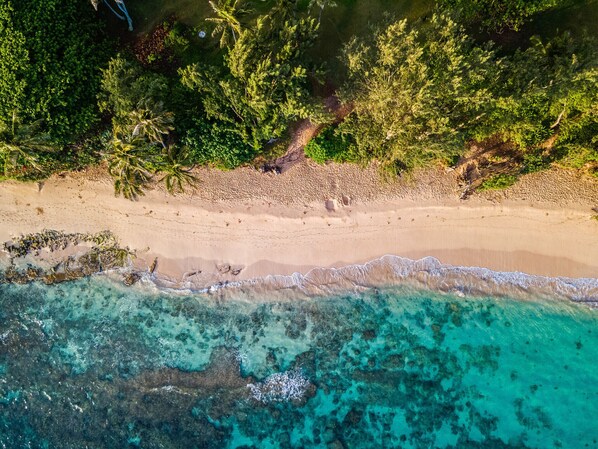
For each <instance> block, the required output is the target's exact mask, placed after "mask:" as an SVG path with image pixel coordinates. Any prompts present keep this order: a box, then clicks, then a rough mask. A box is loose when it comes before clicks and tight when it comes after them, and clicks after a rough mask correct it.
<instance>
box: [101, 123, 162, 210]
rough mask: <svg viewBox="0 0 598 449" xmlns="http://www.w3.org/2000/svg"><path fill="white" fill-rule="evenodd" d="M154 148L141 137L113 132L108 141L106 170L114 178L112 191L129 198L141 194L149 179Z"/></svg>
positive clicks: (132, 198)
mask: <svg viewBox="0 0 598 449" xmlns="http://www.w3.org/2000/svg"><path fill="white" fill-rule="evenodd" d="M154 151H155V149H154V147H153V146H152V145H150V144H149V143H148V142H147V141H145V140H144V139H143V138H141V137H135V136H131V135H130V134H124V135H120V134H118V133H117V134H115V136H114V138H113V139H112V140H111V141H110V146H109V152H108V172H109V173H110V175H111V176H112V178H113V179H114V193H115V194H116V195H119V194H122V195H123V196H124V197H125V198H127V199H130V200H135V199H137V197H138V196H140V195H143V194H144V193H143V187H144V185H145V184H146V183H147V182H148V181H149V180H150V179H151V176H152V171H151V161H150V158H151V157H152V156H153V155H154V154H153V153H154Z"/></svg>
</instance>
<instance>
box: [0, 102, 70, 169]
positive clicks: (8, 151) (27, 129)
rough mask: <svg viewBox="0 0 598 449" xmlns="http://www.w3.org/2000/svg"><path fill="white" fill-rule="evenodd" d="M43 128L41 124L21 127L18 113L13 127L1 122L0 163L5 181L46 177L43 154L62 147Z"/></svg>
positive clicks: (34, 123)
mask: <svg viewBox="0 0 598 449" xmlns="http://www.w3.org/2000/svg"><path fill="white" fill-rule="evenodd" d="M41 128H42V124H41V122H40V121H37V122H33V123H30V124H24V123H21V121H20V119H19V117H18V116H17V114H16V112H13V115H12V120H11V121H10V123H8V124H6V123H3V122H0V161H1V162H2V173H3V176H4V177H5V178H11V177H12V178H17V179H32V178H37V177H40V176H42V175H44V166H43V164H42V163H41V161H40V154H41V153H50V152H54V151H56V150H57V149H58V148H59V146H58V145H57V144H56V143H55V142H53V140H52V137H51V136H50V135H49V134H47V133H44V132H43V131H42V130H41Z"/></svg>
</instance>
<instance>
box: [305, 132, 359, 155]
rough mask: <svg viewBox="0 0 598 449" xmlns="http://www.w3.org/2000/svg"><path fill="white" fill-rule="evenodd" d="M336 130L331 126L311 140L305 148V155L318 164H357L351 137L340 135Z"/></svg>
mask: <svg viewBox="0 0 598 449" xmlns="http://www.w3.org/2000/svg"><path fill="white" fill-rule="evenodd" d="M336 130H337V128H336V127H335V126H330V127H328V128H326V129H325V130H324V131H322V132H321V133H320V134H319V135H318V136H317V137H315V138H314V139H312V140H310V141H309V143H308V144H307V145H306V146H305V155H306V156H307V157H308V158H310V159H312V160H313V161H315V162H317V163H318V164H324V163H325V162H328V161H334V162H355V161H356V160H357V158H356V156H355V154H354V153H353V152H352V150H353V143H352V142H351V140H350V137H349V136H347V135H341V134H338V133H337V132H336Z"/></svg>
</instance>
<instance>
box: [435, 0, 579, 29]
mask: <svg viewBox="0 0 598 449" xmlns="http://www.w3.org/2000/svg"><path fill="white" fill-rule="evenodd" d="M437 1H438V3H439V4H441V5H443V6H447V7H449V8H451V9H452V10H455V11H457V12H458V13H459V15H460V17H461V18H462V19H463V20H465V21H468V22H478V23H480V24H481V25H482V26H483V27H484V28H486V29H490V30H502V29H504V28H510V29H512V30H519V29H520V28H521V26H522V25H523V24H524V23H525V22H526V21H527V20H528V19H529V18H530V17H531V16H533V15H534V14H536V13H539V12H542V11H546V10H548V9H551V8H554V7H557V6H559V5H563V4H566V3H570V0H437Z"/></svg>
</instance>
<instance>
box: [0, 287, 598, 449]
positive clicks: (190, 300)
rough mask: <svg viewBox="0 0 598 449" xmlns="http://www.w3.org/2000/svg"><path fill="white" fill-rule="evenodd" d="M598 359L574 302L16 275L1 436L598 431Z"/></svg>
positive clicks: (508, 437)
mask: <svg viewBox="0 0 598 449" xmlns="http://www.w3.org/2000/svg"><path fill="white" fill-rule="evenodd" d="M265 299H266V298H265ZM597 364H598V311H596V310H591V309H589V308H587V307H583V306H575V305H573V304H569V303H566V302H562V301H560V302H556V301H528V302H521V301H514V300H508V299H504V298H503V299H499V298H486V299H474V298H470V299H464V298H456V297H450V296H447V295H436V294H432V293H429V292H426V293H424V292H413V291H411V292H408V291H402V290H397V289H394V290H388V291H384V290H382V291H372V292H371V293H369V294H361V295H351V296H342V297H333V298H320V299H314V300H310V301H295V302H284V303H273V302H268V301H264V302H262V303H247V302H241V301H239V302H235V301H227V302H224V303H223V302H218V301H216V300H214V299H211V298H209V297H207V296H177V295H169V294H164V293H161V294H158V293H150V292H147V291H146V292H143V291H142V290H136V289H125V288H124V287H121V286H120V285H117V284H114V283H112V282H111V281H109V280H107V279H104V278H95V279H88V280H84V281H80V282H77V283H72V284H68V285H66V284H63V285H57V286H52V287H46V286H39V285H30V286H24V287H22V286H19V287H17V286H0V447H1V448H47V449H49V448H57V449H68V448H77V449H80V448H98V449H99V448H135V447H140V448H188V449H193V448H310V447H314V448H315V447H318V448H392V447H401V448H430V447H438V448H453V447H454V448H585V447H589V448H596V447H598V426H597V425H596V416H598V366H597Z"/></svg>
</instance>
